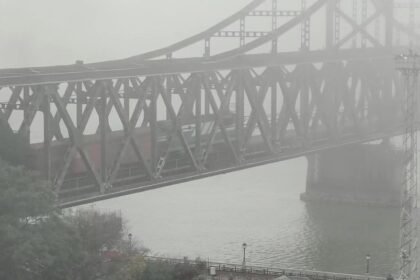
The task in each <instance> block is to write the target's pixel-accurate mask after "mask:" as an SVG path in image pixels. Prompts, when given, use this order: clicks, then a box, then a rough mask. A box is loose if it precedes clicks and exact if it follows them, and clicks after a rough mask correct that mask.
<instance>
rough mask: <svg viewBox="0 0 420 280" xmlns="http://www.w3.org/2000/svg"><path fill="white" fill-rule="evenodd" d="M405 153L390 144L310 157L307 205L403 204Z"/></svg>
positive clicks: (353, 148)
mask: <svg viewBox="0 0 420 280" xmlns="http://www.w3.org/2000/svg"><path fill="white" fill-rule="evenodd" d="M400 158H401V153H400V152H398V151H396V150H395V148H393V147H392V146H391V145H390V144H388V143H386V142H384V143H382V144H358V145H353V146H349V147H345V148H338V149H334V150H330V151H325V152H322V153H318V154H315V155H311V156H308V173H307V183H306V192H305V193H303V194H302V195H301V198H302V200H305V201H334V202H351V203H358V204H369V205H370V204H372V205H392V206H398V205H399V203H400V190H399V187H400V183H401V174H402V173H401V172H402V168H401V160H400Z"/></svg>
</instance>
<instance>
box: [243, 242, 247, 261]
mask: <svg viewBox="0 0 420 280" xmlns="http://www.w3.org/2000/svg"><path fill="white" fill-rule="evenodd" d="M246 246H247V245H246V243H245V242H244V243H242V249H244V258H243V260H242V265H243V266H244V267H245V265H246V261H245V250H246Z"/></svg>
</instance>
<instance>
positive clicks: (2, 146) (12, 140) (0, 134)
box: [0, 119, 31, 166]
mask: <svg viewBox="0 0 420 280" xmlns="http://www.w3.org/2000/svg"><path fill="white" fill-rule="evenodd" d="M30 156H31V152H30V147H29V145H28V144H27V143H25V141H24V139H23V138H22V137H20V136H19V135H18V134H15V133H14V132H13V131H12V129H11V128H10V126H9V125H8V124H7V123H6V122H5V121H2V120H1V119H0V159H3V160H4V161H6V162H8V163H9V164H12V165H15V166H16V165H25V166H29V165H30V164H31V158H30Z"/></svg>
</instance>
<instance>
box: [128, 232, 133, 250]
mask: <svg viewBox="0 0 420 280" xmlns="http://www.w3.org/2000/svg"><path fill="white" fill-rule="evenodd" d="M132 238H133V235H132V234H131V233H129V234H128V253H129V254H130V255H131V246H132Z"/></svg>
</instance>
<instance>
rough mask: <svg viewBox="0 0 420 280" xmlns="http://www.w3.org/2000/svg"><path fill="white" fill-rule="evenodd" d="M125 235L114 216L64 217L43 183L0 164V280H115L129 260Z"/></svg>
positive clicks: (81, 214) (86, 213)
mask: <svg viewBox="0 0 420 280" xmlns="http://www.w3.org/2000/svg"><path fill="white" fill-rule="evenodd" d="M124 232H125V228H124V223H123V219H122V217H121V216H120V215H118V214H116V213H100V212H98V211H96V210H94V209H89V210H80V211H77V212H75V213H73V214H70V215H64V214H63V213H62V212H61V211H60V210H59V209H58V208H57V207H56V206H55V195H54V193H53V191H52V189H51V188H50V187H49V185H48V184H47V183H46V182H43V181H39V180H38V177H37V175H36V174H34V173H32V172H30V171H28V170H26V169H25V168H24V167H16V166H11V165H9V164H8V163H6V162H4V161H2V160H0V248H1V250H0V279H18V280H26V279H28V280H29V279H30V280H38V279H39V280H41V279H42V280H70V279H71V280H89V279H117V278H116V277H117V276H118V275H120V274H121V272H122V271H124V270H127V268H126V267H127V264H128V263H129V262H128V261H129V260H130V259H129V257H128V251H127V248H128V241H127V240H124V238H123V237H124ZM131 245H134V246H133V247H131V246H130V248H131V249H132V252H140V253H141V252H144V250H143V251H142V250H139V249H138V248H137V247H136V246H135V244H131ZM110 252H113V253H114V254H113V255H112V254H108V255H107V254H106V253H110ZM134 272H135V273H137V274H138V273H139V270H138V269H137V270H133V273H134ZM98 277H100V278H98Z"/></svg>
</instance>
